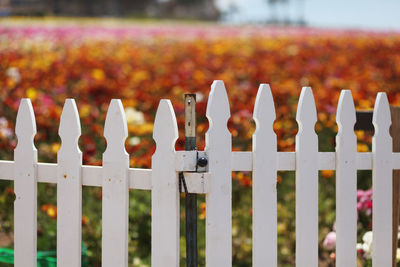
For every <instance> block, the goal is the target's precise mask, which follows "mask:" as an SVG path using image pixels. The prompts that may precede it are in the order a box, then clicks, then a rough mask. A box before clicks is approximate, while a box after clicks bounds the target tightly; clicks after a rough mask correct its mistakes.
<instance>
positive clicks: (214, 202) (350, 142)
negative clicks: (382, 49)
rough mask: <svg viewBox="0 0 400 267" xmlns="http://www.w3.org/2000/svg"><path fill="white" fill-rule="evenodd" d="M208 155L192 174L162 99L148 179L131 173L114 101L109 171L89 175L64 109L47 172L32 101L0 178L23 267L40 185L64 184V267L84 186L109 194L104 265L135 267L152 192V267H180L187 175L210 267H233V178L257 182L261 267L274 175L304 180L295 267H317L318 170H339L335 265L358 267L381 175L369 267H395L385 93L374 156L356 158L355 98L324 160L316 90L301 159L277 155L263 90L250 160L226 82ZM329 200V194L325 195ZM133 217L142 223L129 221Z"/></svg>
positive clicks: (60, 230) (268, 98) (192, 161)
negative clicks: (143, 200)
mask: <svg viewBox="0 0 400 267" xmlns="http://www.w3.org/2000/svg"><path fill="white" fill-rule="evenodd" d="M206 115H207V118H208V120H209V122H210V128H209V130H208V132H207V133H206V149H205V155H206V156H207V157H208V160H209V164H208V171H207V172H205V173H196V172H194V171H195V169H196V157H197V155H196V152H195V151H175V149H174V146H175V141H176V140H177V138H178V129H177V123H176V118H175V114H174V111H173V108H172V105H171V102H170V101H169V100H161V102H160V105H159V107H158V110H157V114H156V118H155V123H154V133H153V137H154V140H155V142H156V146H157V148H156V152H155V154H154V155H153V158H152V169H137V168H129V155H128V154H127V153H126V151H125V148H124V143H125V139H126V138H127V135H128V134H127V123H126V119H125V114H124V109H123V107H122V104H121V101H120V100H112V101H111V104H110V107H109V110H108V113H107V117H106V122H105V128H104V136H105V138H106V140H107V149H106V151H105V152H104V154H103V166H102V167H96V166H86V165H82V153H81V151H80V150H79V148H78V138H79V136H80V134H81V129H80V122H79V115H78V110H77V108H76V105H75V102H74V100H72V99H67V101H66V103H65V106H64V109H63V112H62V115H61V121H60V128H59V135H60V137H61V140H62V145H61V149H60V151H59V152H58V161H57V162H58V163H57V164H49V163H39V162H38V160H37V150H36V148H35V147H34V144H33V137H34V135H35V133H36V124H35V117H34V113H33V108H32V105H31V102H30V100H29V99H23V100H22V101H21V104H20V107H19V111H18V116H17V122H16V135H17V137H18V145H17V147H16V149H15V156H14V161H0V179H5V180H14V187H15V194H16V200H15V207H14V219H15V225H14V232H15V240H14V241H15V266H17V267H29V266H36V239H37V236H36V235H37V183H38V182H44V183H56V184H57V212H58V215H57V261H58V266H68V267H69V266H80V265H81V231H82V230H81V216H82V215H81V214H82V186H101V187H103V199H102V264H103V266H109V267H119V266H128V231H129V229H128V214H129V205H128V198H129V189H142V190H151V191H152V229H151V230H152V240H151V241H152V242H151V244H152V251H151V253H152V254H151V255H152V257H151V261H152V266H154V267H166V266H168V267H170V266H179V217H180V216H179V192H178V177H177V173H178V172H179V171H185V172H186V173H185V178H186V182H187V187H188V190H189V192H193V193H198V194H206V266H209V267H224V266H226V267H230V266H232V227H231V226H232V193H231V192H232V176H231V172H232V171H252V172H253V216H254V217H253V266H255V267H261V266H271V267H276V266H277V195H276V194H277V192H276V178H277V171H292V170H294V171H296V266H297V267H317V266H318V170H336V194H337V195H336V199H337V205H336V207H337V210H336V225H337V245H336V253H337V258H336V266H338V267H352V266H353V267H355V266H356V238H357V208H356V190H357V170H368V169H372V172H373V190H374V191H373V211H374V212H373V266H374V267H389V266H391V264H392V170H393V169H400V153H393V152H392V138H391V136H390V135H389V127H390V124H391V119H390V109H389V104H388V100H387V97H386V94H385V93H379V94H378V97H377V100H376V104H375V109H374V115H373V123H374V126H375V135H374V137H373V148H372V152H364V153H358V152H357V138H356V135H355V134H354V131H353V128H354V124H355V121H356V117H355V109H354V104H353V100H352V95H351V92H350V91H348V90H343V91H342V93H341V95H340V100H339V105H338V111H337V123H338V126H339V132H338V135H337V137H336V143H337V147H336V152H318V137H317V135H316V133H315V131H314V126H315V123H316V121H317V112H316V107H315V103H314V98H313V94H312V91H311V88H309V87H305V88H303V90H302V92H301V95H300V100H299V105H298V109H297V117H296V120H297V122H298V124H299V132H298V134H297V136H296V151H295V152H278V151H277V140H276V135H275V133H274V131H273V122H274V120H275V108H274V101H273V98H272V94H271V91H270V89H269V86H268V85H266V84H262V85H261V86H260V88H259V91H258V94H257V99H256V103H255V108H254V120H255V121H256V131H255V133H254V135H253V151H251V152H232V144H231V143H232V137H231V134H230V132H229V130H228V128H227V121H228V119H229V117H230V111H229V102H228V97H227V93H226V90H225V86H224V84H223V82H222V81H215V82H214V83H213V85H212V89H211V93H210V96H209V99H208V106H207V114H206ZM321 190H324V189H323V188H322V189H321ZM131 212H135V211H134V210H132V211H131Z"/></svg>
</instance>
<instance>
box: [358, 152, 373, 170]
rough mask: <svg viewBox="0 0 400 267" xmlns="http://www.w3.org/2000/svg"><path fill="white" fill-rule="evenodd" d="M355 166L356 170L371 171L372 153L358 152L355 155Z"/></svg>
mask: <svg viewBox="0 0 400 267" xmlns="http://www.w3.org/2000/svg"><path fill="white" fill-rule="evenodd" d="M356 165H357V169H358V170H371V169H372V153H371V152H359V153H357V158H356Z"/></svg>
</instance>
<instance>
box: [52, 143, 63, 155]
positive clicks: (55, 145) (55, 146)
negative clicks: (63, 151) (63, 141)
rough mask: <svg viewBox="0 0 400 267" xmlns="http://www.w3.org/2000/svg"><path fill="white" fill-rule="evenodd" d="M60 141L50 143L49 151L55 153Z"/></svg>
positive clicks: (58, 148)
mask: <svg viewBox="0 0 400 267" xmlns="http://www.w3.org/2000/svg"><path fill="white" fill-rule="evenodd" d="M60 146H61V145H60V143H54V144H52V145H51V152H53V154H57V152H58V150H60Z"/></svg>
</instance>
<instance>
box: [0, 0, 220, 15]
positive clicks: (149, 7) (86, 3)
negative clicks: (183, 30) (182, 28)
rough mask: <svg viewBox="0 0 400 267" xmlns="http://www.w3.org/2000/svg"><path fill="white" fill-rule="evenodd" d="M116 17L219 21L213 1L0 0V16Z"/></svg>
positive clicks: (217, 11)
mask: <svg viewBox="0 0 400 267" xmlns="http://www.w3.org/2000/svg"><path fill="white" fill-rule="evenodd" d="M15 15H24V16H26V15H28V16H45V15H52V16H94V17H98V16H100V17H101V16H115V17H154V18H179V19H201V20H218V19H219V17H220V12H219V10H218V9H217V7H216V6H215V4H214V1H213V0H135V1H131V0H0V16H15Z"/></svg>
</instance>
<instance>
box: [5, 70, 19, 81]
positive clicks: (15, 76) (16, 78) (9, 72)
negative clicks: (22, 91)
mask: <svg viewBox="0 0 400 267" xmlns="http://www.w3.org/2000/svg"><path fill="white" fill-rule="evenodd" d="M6 74H7V76H8V77H10V78H12V79H13V80H14V81H15V82H16V83H19V82H20V81H21V74H20V73H19V70H18V68H15V67H11V68H8V69H7V70H6Z"/></svg>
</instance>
